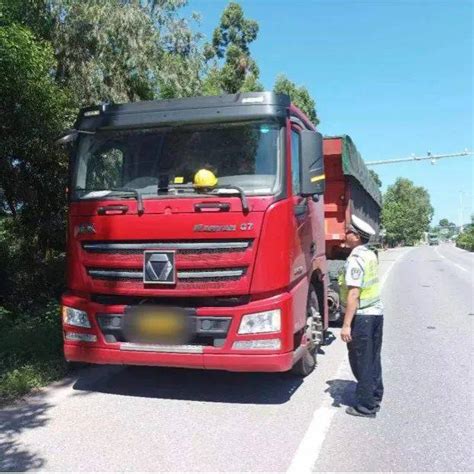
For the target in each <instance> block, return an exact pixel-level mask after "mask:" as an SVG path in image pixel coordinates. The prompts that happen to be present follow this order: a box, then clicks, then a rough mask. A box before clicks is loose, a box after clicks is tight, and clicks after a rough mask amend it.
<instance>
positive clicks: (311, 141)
mask: <svg viewBox="0 0 474 474" xmlns="http://www.w3.org/2000/svg"><path fill="white" fill-rule="evenodd" d="M300 136H301V193H300V194H301V195H302V196H305V197H306V196H315V195H320V194H323V193H324V188H325V176H324V159H323V136H322V135H321V134H320V133H319V132H315V131H313V130H302V131H301V132H300Z"/></svg>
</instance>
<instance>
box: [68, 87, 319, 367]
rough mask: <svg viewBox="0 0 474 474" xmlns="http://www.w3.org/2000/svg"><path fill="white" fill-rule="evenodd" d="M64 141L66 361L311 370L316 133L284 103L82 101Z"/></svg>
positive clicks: (236, 99)
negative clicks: (68, 150)
mask: <svg viewBox="0 0 474 474" xmlns="http://www.w3.org/2000/svg"><path fill="white" fill-rule="evenodd" d="M63 141H64V142H65V141H69V142H70V144H71V145H70V146H71V159H70V184H69V218H68V245H67V256H68V268H67V273H68V278H67V288H68V290H67V292H66V293H65V294H64V295H63V297H62V322H63V331H64V353H65V357H66V359H67V360H69V361H81V362H89V363H96V364H136V365H151V366H175V367H193V368H205V369H223V370H231V371H279V372H282V371H287V370H290V369H293V370H294V371H296V372H297V373H300V374H302V375H307V374H308V373H309V372H311V370H312V369H313V368H314V365H315V359H316V353H317V348H318V346H319V345H320V344H321V343H322V340H323V332H324V330H325V329H326V328H327V324H328V312H327V307H326V306H327V305H326V304H325V303H326V298H327V285H328V279H327V269H326V258H325V230H324V207H323V206H324V202H323V193H324V183H325V180H324V169H323V167H324V165H323V151H322V137H321V134H320V133H318V132H317V131H316V130H315V128H314V126H313V125H312V124H311V123H310V121H309V120H308V119H307V117H306V116H305V115H304V114H303V113H302V112H301V111H300V110H298V109H297V108H296V107H295V106H293V105H292V104H291V103H290V100H289V98H288V97H287V96H285V95H277V94H274V93H271V92H262V93H246V94H235V95H224V96H219V97H199V98H186V99H176V100H164V101H151V102H138V103H131V104H123V105H102V106H98V107H89V108H86V109H83V110H82V111H81V112H80V114H79V117H78V119H77V122H76V124H75V128H74V130H72V131H71V132H69V133H68V134H67V135H65V136H64V139H63ZM199 173H200V174H199ZM198 176H201V177H202V176H205V177H209V176H211V177H214V178H215V180H211V181H210V182H208V183H206V182H197V181H196V180H197V178H198ZM204 181H205V180H204Z"/></svg>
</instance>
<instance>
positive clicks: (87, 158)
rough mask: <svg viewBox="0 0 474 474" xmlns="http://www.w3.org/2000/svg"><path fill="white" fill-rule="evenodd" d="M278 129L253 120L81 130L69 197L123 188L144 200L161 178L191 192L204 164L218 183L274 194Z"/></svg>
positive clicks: (104, 193)
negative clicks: (91, 131)
mask: <svg viewBox="0 0 474 474" xmlns="http://www.w3.org/2000/svg"><path fill="white" fill-rule="evenodd" d="M279 130H280V126H279V125H278V124H276V123H262V122H258V123H256V122H252V123H235V124H223V125H193V126H182V127H171V128H159V129H146V130H143V129H142V130H124V131H103V132H102V131H99V132H97V133H96V134H94V135H83V136H81V138H80V142H79V146H78V153H77V156H76V160H75V162H76V166H75V173H74V185H73V193H72V197H73V199H98V198H103V197H106V196H107V195H108V194H111V195H117V194H118V193H120V190H121V189H124V190H125V189H128V190H136V191H138V192H139V193H140V195H141V196H143V198H145V199H146V198H147V197H148V198H150V197H152V196H157V192H158V184H159V185H160V189H162V188H163V186H164V185H163V182H165V186H164V187H165V188H167V187H169V192H171V191H173V189H174V190H175V191H176V189H180V188H181V193H193V192H194V190H193V188H192V186H191V185H192V183H193V178H194V175H195V173H196V172H197V171H199V170H200V169H203V168H204V169H208V170H211V171H212V172H213V173H214V174H215V175H216V176H217V178H218V186H231V185H233V186H238V187H240V188H241V189H242V190H243V191H244V192H245V194H250V195H269V194H274V193H276V192H277V191H278V188H279V184H280V181H281V180H280V174H281V173H280V168H281V167H280V165H279V156H280V152H279V149H280V138H279V135H280V133H279ZM163 180H164V181H163ZM166 185H168V186H166Z"/></svg>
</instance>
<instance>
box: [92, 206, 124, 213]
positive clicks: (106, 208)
mask: <svg viewBox="0 0 474 474" xmlns="http://www.w3.org/2000/svg"><path fill="white" fill-rule="evenodd" d="M127 212H128V206H123V205H112V206H103V207H99V209H97V214H99V216H115V215H117V214H126V213H127Z"/></svg>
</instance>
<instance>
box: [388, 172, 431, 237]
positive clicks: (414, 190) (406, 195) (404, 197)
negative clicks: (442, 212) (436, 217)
mask: <svg viewBox="0 0 474 474" xmlns="http://www.w3.org/2000/svg"><path fill="white" fill-rule="evenodd" d="M432 217H433V207H432V206H431V203H430V196H429V194H428V191H427V190H426V189H424V188H422V187H418V186H415V185H414V184H413V182H412V181H410V180H409V179H405V178H398V179H397V181H396V182H395V184H393V185H391V186H389V187H388V189H387V192H386V193H385V195H384V199H383V207H382V224H383V226H384V228H385V230H386V239H387V241H388V243H389V244H392V245H394V244H398V243H405V244H407V245H413V244H414V243H415V242H417V241H419V240H420V239H421V237H422V235H423V232H426V231H428V229H429V223H430V221H431V218H432Z"/></svg>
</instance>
